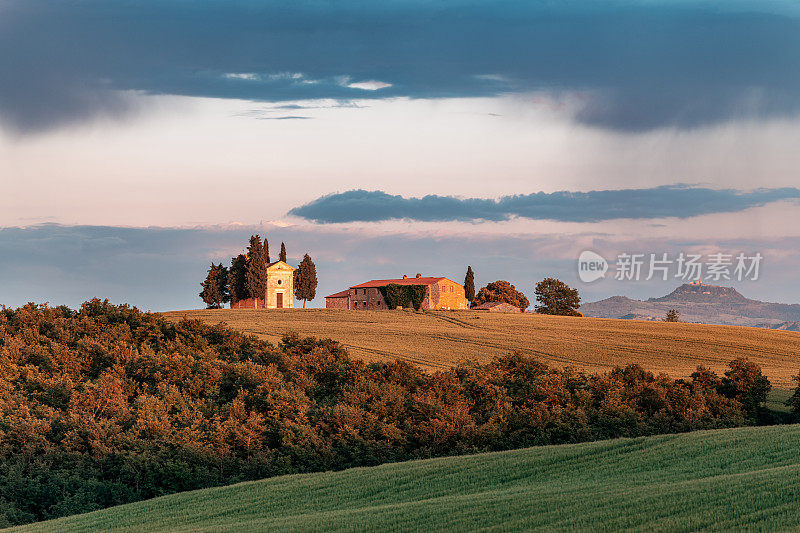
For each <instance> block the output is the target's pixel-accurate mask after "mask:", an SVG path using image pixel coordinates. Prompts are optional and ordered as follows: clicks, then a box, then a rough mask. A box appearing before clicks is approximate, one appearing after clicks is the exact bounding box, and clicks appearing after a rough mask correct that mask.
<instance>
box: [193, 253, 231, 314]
mask: <svg viewBox="0 0 800 533" xmlns="http://www.w3.org/2000/svg"><path fill="white" fill-rule="evenodd" d="M200 286H201V287H203V290H202V292H200V295H199V296H200V298H202V299H203V301H204V302H205V303H206V305H207V306H208V308H209V309H219V308H220V307H222V304H223V303H225V302H228V301H230V296H229V293H228V269H227V268H225V267H224V266H222V263H220V264H218V265H215V264H214V263H211V268H209V269H208V275H207V276H206V280H205V281H204V282H203V283H201V284H200Z"/></svg>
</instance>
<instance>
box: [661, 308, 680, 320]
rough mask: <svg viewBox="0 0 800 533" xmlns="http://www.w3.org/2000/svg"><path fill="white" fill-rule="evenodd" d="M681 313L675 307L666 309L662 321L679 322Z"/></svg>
mask: <svg viewBox="0 0 800 533" xmlns="http://www.w3.org/2000/svg"><path fill="white" fill-rule="evenodd" d="M680 321H681V314H680V313H679V312H678V311H676V310H675V309H670V310H669V311H667V316H665V317H664V322H680Z"/></svg>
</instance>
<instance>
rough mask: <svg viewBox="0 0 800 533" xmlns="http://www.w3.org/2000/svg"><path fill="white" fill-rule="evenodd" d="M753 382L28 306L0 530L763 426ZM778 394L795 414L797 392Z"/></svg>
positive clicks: (735, 366) (1, 400)
mask: <svg viewBox="0 0 800 533" xmlns="http://www.w3.org/2000/svg"><path fill="white" fill-rule="evenodd" d="M796 379H798V384H800V375H798V377H797V378H796ZM769 389H770V383H769V381H768V380H767V378H766V377H765V376H763V374H762V372H761V369H760V368H759V367H758V365H756V364H754V363H752V362H749V361H747V360H744V359H737V360H735V361H731V363H730V365H729V368H728V370H727V371H726V372H725V373H724V374H722V375H718V374H716V373H715V372H713V371H711V370H709V369H707V368H703V367H699V368H698V369H697V371H696V372H695V373H693V374H692V375H691V376H687V377H686V378H685V379H673V378H670V377H668V376H666V375H664V374H660V375H654V374H652V373H650V372H648V371H646V370H645V369H643V368H642V367H640V366H638V365H628V366H627V367H625V368H616V369H614V370H611V371H609V372H600V373H586V372H578V371H576V370H574V369H569V368H567V369H564V370H560V369H556V368H552V367H550V366H548V365H546V364H544V363H542V362H540V361H537V360H536V359H534V358H531V357H527V356H524V355H520V354H498V357H497V358H496V359H494V360H493V361H491V362H489V363H486V364H476V363H464V364H461V365H459V366H457V367H456V368H453V369H450V370H443V371H438V372H433V373H427V372H424V371H422V370H420V369H419V368H417V367H415V366H413V365H411V364H408V363H405V362H402V361H396V362H391V363H371V364H367V363H364V362H363V361H360V360H354V359H351V358H350V357H349V356H348V354H347V352H346V351H345V350H344V348H342V346H341V345H339V344H338V343H336V342H334V341H330V340H318V339H314V338H301V337H299V336H297V335H287V336H285V337H284V338H283V340H282V342H281V343H280V344H278V345H277V346H276V345H273V344H270V343H268V342H265V341H261V340H259V339H257V338H256V337H254V336H248V335H244V334H242V333H239V332H236V331H232V330H230V329H227V328H226V327H225V326H224V325H221V324H219V325H215V326H209V325H205V324H203V323H201V322H199V321H190V320H183V321H181V322H179V323H171V322H168V321H166V320H165V319H163V318H162V317H161V316H160V315H158V314H151V313H142V312H140V311H138V310H137V309H136V308H131V307H128V306H126V305H121V306H114V305H111V304H109V303H108V302H107V301H101V300H92V301H90V302H86V303H85V304H84V305H83V306H82V307H81V308H80V309H79V310H77V311H74V310H71V309H69V308H66V307H58V308H51V307H48V306H46V305H43V306H36V305H34V304H29V305H27V306H24V307H21V308H19V309H2V310H0V391H2V394H0V526H2V525H12V524H20V523H25V522H31V521H36V520H43V519H48V518H54V517H58V516H64V515H68V514H75V513H80V512H86V511H91V510H95V509H99V508H103V507H107V506H111V505H117V504H122V503H126V502H131V501H136V500H141V499H145V498H152V497H155V496H159V495H163V494H168V493H172V492H177V491H184V490H190V489H197V488H203V487H210V486H216V485H221V484H227V483H234V482H239V481H244V480H249V479H261V478H265V477H269V476H275V475H280V474H287V473H298V472H311V471H323V470H333V469H343V468H348V467H353V466H365V465H375V464H379V463H383V462H387V461H401V460H407V459H414V458H424V457H433V456H442V455H452V454H462V453H475V452H484V451H490V450H504V449H511V448H519V447H525V446H533V445H541V444H554V443H570V442H581V441H589V440H596V439H606V438H614V437H635V436H641V435H652V434H657V433H672V432H683V431H690V430H696V429H710V428H721V427H731V426H739V425H751V424H759V423H760V424H763V423H771V422H774V420H773V419H772V418H771V416H772V415H771V414H770V412H769V411H767V410H766V408H765V407H764V402H765V400H766V395H767V392H768V391H769ZM789 403H790V405H791V406H792V410H793V412H794V416H795V417H798V418H800V387H798V390H797V391H795V393H794V395H793V396H792V398H791V399H790V400H789Z"/></svg>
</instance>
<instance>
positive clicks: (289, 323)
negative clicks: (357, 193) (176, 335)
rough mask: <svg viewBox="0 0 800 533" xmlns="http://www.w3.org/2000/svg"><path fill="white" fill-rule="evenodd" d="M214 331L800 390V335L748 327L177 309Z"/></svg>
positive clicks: (358, 350) (409, 357)
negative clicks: (637, 368)
mask: <svg viewBox="0 0 800 533" xmlns="http://www.w3.org/2000/svg"><path fill="white" fill-rule="evenodd" d="M164 315H165V317H166V318H167V319H170V320H180V319H181V318H183V317H184V316H186V317H188V318H197V319H200V320H202V321H204V322H207V323H209V324H217V323H219V322H225V323H227V324H228V326H230V327H232V328H233V329H237V330H240V331H243V332H245V333H252V334H255V335H257V336H258V337H260V338H262V339H266V340H269V341H271V342H277V341H279V340H280V338H281V336H282V335H283V334H284V333H286V332H287V331H296V332H298V333H300V334H301V335H304V336H305V335H310V336H315V337H317V338H331V339H334V340H336V341H339V342H340V343H342V344H343V345H344V346H345V347H346V348H347V350H348V352H350V354H351V355H352V356H354V357H359V358H361V359H365V360H368V361H387V360H388V361H393V360H395V359H402V360H405V361H409V362H412V363H415V364H418V365H420V366H421V367H423V368H427V369H443V368H449V367H450V366H452V365H454V364H456V363H457V362H458V361H459V360H462V359H474V360H477V361H479V362H487V361H489V360H490V359H491V358H492V357H495V356H498V355H504V354H507V353H509V352H513V351H519V352H521V353H524V354H526V355H530V356H534V357H536V358H538V359H540V360H541V361H542V362H545V363H547V364H549V365H551V366H556V367H564V366H568V365H571V366H574V367H576V368H578V369H581V370H587V371H601V370H602V371H605V370H609V369H611V368H613V367H615V366H625V365H626V364H629V363H638V364H640V365H642V366H643V367H644V368H645V369H647V370H649V371H651V372H654V373H659V372H664V373H666V374H668V375H669V376H670V377H672V378H686V377H688V376H689V375H690V374H691V373H692V372H694V370H695V369H696V368H697V366H698V365H700V364H703V365H706V366H708V367H709V368H711V369H712V370H714V371H715V372H717V373H718V374H721V373H722V372H724V371H725V370H726V369H727V365H728V363H729V362H730V361H731V360H733V359H736V358H737V357H747V358H749V359H750V360H751V361H753V362H755V363H758V364H759V365H760V366H761V368H762V369H763V372H764V374H765V375H766V376H767V377H768V378H769V379H770V381H771V382H772V385H773V387H776V388H784V389H789V388H792V387H794V384H793V383H792V381H791V377H792V376H794V375H797V373H798V371H800V356H798V354H800V333H797V332H793V331H778V330H768V329H761V328H746V327H740V326H712V325H704V324H684V323H667V322H645V321H636V320H612V319H602V318H575V317H559V316H545V315H535V314H530V313H529V314H523V315H519V314H517V315H515V314H501V313H488V312H480V311H436V312H426V313H414V312H409V311H341V310H334V309H305V310H301V309H295V310H290V309H280V310H279V309H258V310H253V309H245V310H235V309H233V310H232V309H220V310H196V311H173V312H170V313H164Z"/></svg>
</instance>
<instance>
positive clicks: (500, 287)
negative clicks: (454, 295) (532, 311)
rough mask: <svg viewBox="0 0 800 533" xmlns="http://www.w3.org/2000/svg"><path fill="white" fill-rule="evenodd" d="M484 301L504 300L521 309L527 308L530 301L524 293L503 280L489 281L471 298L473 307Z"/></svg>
mask: <svg viewBox="0 0 800 533" xmlns="http://www.w3.org/2000/svg"><path fill="white" fill-rule="evenodd" d="M486 302H506V303H509V304H511V305H515V306H517V307H519V308H520V309H522V310H523V311H524V310H525V309H527V308H528V306H529V305H530V302H529V301H528V299H527V298H526V297H525V295H524V294H522V293H521V292H519V291H518V290H517V288H516V287H514V286H513V285H512V284H511V283H509V282H507V281H503V280H498V281H494V282H492V283H489V284H488V285H486V286H485V287H483V288H482V289H481V290H479V291H478V295H477V296H475V299H474V300H472V305H473V307H474V306H476V305H480V304H483V303H486Z"/></svg>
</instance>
